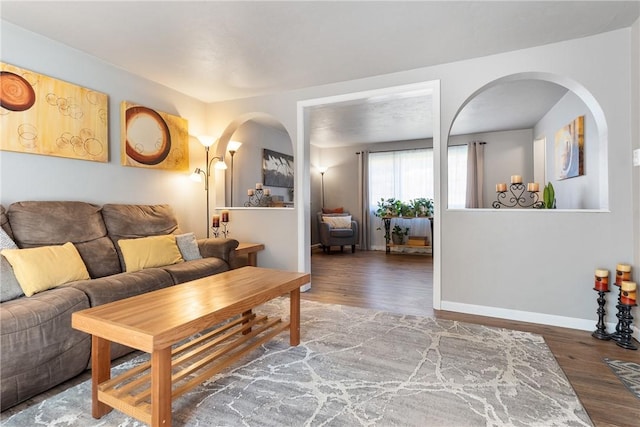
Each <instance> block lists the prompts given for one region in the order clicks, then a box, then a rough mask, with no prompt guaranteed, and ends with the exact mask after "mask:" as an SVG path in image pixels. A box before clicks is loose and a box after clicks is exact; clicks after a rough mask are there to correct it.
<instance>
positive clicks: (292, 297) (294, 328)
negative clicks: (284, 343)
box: [289, 288, 300, 346]
mask: <svg viewBox="0 0 640 427" xmlns="http://www.w3.org/2000/svg"><path fill="white" fill-rule="evenodd" d="M289 303H290V305H291V307H290V308H289V317H290V319H289V323H290V326H289V344H290V345H292V346H296V345H298V344H300V288H296V289H294V290H292V291H291V292H290V294H289Z"/></svg>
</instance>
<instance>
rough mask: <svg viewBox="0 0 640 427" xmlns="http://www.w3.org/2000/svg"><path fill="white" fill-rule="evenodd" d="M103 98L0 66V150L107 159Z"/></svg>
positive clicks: (19, 70) (105, 111) (106, 134)
mask: <svg viewBox="0 0 640 427" xmlns="http://www.w3.org/2000/svg"><path fill="white" fill-rule="evenodd" d="M108 128H109V127H108V96H107V95H106V94H104V93H100V92H96V91H94V90H91V89H87V88H84V87H81V86H78V85H74V84H71V83H68V82H64V81H62V80H58V79H54V78H52V77H48V76H45V75H43V74H38V73H36V72H33V71H30V70H26V69H23V68H19V67H16V66H13V65H10V64H6V63H3V62H0V149H1V150H5V151H16V152H20V153H31V154H42V155H46V156H56V157H67V158H71V159H82V160H91V161H95V162H107V161H109V137H108Z"/></svg>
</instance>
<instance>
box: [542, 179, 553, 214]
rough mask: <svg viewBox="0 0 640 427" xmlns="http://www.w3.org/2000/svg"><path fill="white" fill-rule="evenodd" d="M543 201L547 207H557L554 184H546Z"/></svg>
mask: <svg viewBox="0 0 640 427" xmlns="http://www.w3.org/2000/svg"><path fill="white" fill-rule="evenodd" d="M542 201H543V203H544V208H545V209H555V208H556V192H555V190H554V189H553V184H551V183H548V184H547V185H545V186H544V191H543V192H542Z"/></svg>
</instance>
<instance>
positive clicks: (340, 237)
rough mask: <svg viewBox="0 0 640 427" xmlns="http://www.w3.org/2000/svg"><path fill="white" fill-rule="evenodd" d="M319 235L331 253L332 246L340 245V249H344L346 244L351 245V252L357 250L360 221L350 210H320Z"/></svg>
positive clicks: (321, 241)
mask: <svg viewBox="0 0 640 427" xmlns="http://www.w3.org/2000/svg"><path fill="white" fill-rule="evenodd" d="M318 235H319V236H320V244H321V245H322V250H323V251H324V252H325V253H331V246H340V251H344V247H345V246H346V245H351V252H355V251H356V244H357V243H358V239H359V234H358V223H357V222H356V221H355V220H354V219H353V218H352V217H351V215H350V214H349V212H344V213H333V214H323V213H322V212H318Z"/></svg>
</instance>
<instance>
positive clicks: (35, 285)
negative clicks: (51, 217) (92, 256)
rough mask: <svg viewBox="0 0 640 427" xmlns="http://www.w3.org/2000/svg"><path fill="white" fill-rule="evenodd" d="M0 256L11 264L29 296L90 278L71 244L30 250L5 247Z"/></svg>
mask: <svg viewBox="0 0 640 427" xmlns="http://www.w3.org/2000/svg"><path fill="white" fill-rule="evenodd" d="M2 256H4V257H5V258H7V261H9V263H10V264H11V266H12V267H13V271H14V273H15V275H16V278H17V279H18V283H20V287H21V288H22V290H23V291H24V294H25V295H26V296H28V297H30V296H32V295H33V294H36V293H38V292H42V291H46V290H47V289H51V288H55V287H56V286H59V285H62V284H64V283H68V282H73V281H75V280H83V279H88V278H89V272H88V271H87V268H86V267H85V265H84V262H82V258H80V254H79V253H78V250H77V249H76V247H75V246H73V243H65V244H64V245H57V246H41V247H39V248H30V249H4V250H3V251H2Z"/></svg>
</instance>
